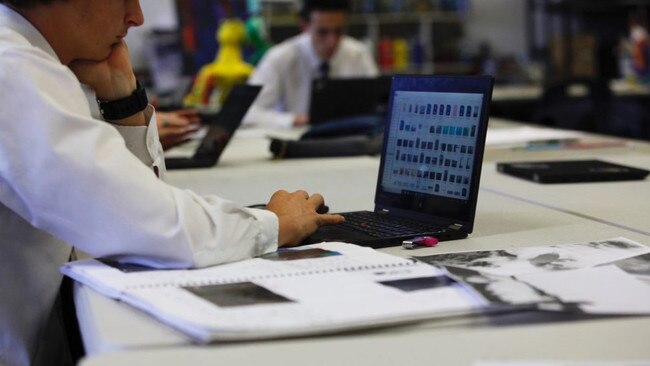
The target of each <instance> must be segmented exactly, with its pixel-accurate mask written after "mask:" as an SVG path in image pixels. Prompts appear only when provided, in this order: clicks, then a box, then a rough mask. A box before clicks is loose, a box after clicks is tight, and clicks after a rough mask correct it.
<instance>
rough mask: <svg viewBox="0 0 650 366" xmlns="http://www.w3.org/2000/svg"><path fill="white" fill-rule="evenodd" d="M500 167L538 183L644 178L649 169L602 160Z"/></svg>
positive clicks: (545, 162)
mask: <svg viewBox="0 0 650 366" xmlns="http://www.w3.org/2000/svg"><path fill="white" fill-rule="evenodd" d="M497 170H498V171H499V172H501V173H504V174H508V175H512V176H514V177H518V178H522V179H527V180H530V181H533V182H536V183H544V184H552V183H587V182H612V181H625V180H642V179H645V178H646V177H647V176H648V174H650V172H649V171H647V170H645V169H639V168H633V167H629V166H625V165H620V164H614V163H610V162H606V161H602V160H555V161H520V162H507V163H497Z"/></svg>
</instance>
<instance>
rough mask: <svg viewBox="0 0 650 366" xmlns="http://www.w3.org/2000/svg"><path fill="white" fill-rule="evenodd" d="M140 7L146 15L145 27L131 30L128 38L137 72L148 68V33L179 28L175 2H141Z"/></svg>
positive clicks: (163, 0) (155, 0) (171, 0)
mask: <svg viewBox="0 0 650 366" xmlns="http://www.w3.org/2000/svg"><path fill="white" fill-rule="evenodd" d="M140 6H141V7H142V12H143V13H144V25H142V26H141V27H137V28H131V29H130V30H129V35H128V36H127V37H126V42H127V44H128V45H129V52H130V54H131V61H132V63H133V67H134V68H135V69H136V70H139V69H146V68H147V62H146V58H145V47H146V44H145V40H146V38H147V37H146V36H147V33H149V32H150V31H151V30H152V29H156V28H161V29H175V28H177V26H178V20H177V19H176V5H175V4H174V0H140Z"/></svg>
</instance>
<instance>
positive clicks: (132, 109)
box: [97, 81, 149, 120]
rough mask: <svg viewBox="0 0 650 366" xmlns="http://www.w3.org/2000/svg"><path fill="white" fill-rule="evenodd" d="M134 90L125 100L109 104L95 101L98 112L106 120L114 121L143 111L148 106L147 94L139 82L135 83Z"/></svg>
mask: <svg viewBox="0 0 650 366" xmlns="http://www.w3.org/2000/svg"><path fill="white" fill-rule="evenodd" d="M135 84H136V88H135V91H133V94H131V95H129V96H128V97H126V98H122V99H118V100H113V101H110V102H107V101H102V100H99V99H97V103H98V104H99V112H100V113H101V114H102V117H103V118H104V119H106V120H116V119H123V118H126V117H130V116H132V115H134V114H136V113H138V112H141V111H143V110H144V109H145V108H147V105H149V99H147V92H146V91H145V90H144V88H143V87H142V85H141V84H140V82H139V81H136V82H135Z"/></svg>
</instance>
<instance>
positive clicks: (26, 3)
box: [0, 0, 54, 8]
mask: <svg viewBox="0 0 650 366" xmlns="http://www.w3.org/2000/svg"><path fill="white" fill-rule="evenodd" d="M53 1H54V0H0V3H2V4H7V5H10V6H13V7H14V8H29V7H31V6H34V5H38V4H41V5H45V4H50V3H51V2H53Z"/></svg>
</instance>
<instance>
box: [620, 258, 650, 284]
mask: <svg viewBox="0 0 650 366" xmlns="http://www.w3.org/2000/svg"><path fill="white" fill-rule="evenodd" d="M613 264H614V265H616V266H617V267H618V268H620V269H622V270H624V271H625V272H627V273H629V274H631V275H633V276H636V277H639V278H641V279H650V253H648V254H643V255H637V256H636V257H632V258H627V259H623V260H620V261H617V262H614V263H613Z"/></svg>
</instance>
